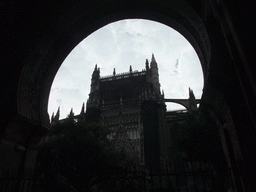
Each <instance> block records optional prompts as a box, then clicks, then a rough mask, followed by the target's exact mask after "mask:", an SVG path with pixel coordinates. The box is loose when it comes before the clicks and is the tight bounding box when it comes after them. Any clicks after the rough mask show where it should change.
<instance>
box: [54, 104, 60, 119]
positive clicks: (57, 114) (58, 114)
mask: <svg viewBox="0 0 256 192" xmlns="http://www.w3.org/2000/svg"><path fill="white" fill-rule="evenodd" d="M59 118H60V107H58V111H57V113H56V115H55V120H57V121H58V120H59Z"/></svg>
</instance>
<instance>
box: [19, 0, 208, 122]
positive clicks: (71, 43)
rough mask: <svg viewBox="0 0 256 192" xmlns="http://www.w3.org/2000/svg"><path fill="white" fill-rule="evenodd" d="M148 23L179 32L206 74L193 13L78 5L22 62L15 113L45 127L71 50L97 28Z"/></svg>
mask: <svg viewBox="0 0 256 192" xmlns="http://www.w3.org/2000/svg"><path fill="white" fill-rule="evenodd" d="M134 18H137V19H148V20H152V21H157V22H160V23H162V24H165V25H167V26H169V27H171V28H173V29H175V30H177V31H178V32H179V33H181V34H182V35H183V36H184V37H185V38H186V39H187V40H188V41H189V42H190V43H191V45H192V46H193V47H194V49H195V50H196V52H197V54H198V56H199V59H200V61H201V65H202V69H203V74H204V79H206V78H207V76H208V68H209V67H208V66H209V63H210V56H211V49H210V41H209V38H208V35H207V31H206V29H205V28H204V25H203V23H202V21H201V20H200V18H199V17H198V16H197V14H196V13H195V11H194V10H193V9H192V8H191V7H189V6H188V5H187V4H185V3H184V2H182V1H176V0H173V1H161V2H159V1H156V0H151V1H143V0H141V1H136V3H135V2H134V3H130V2H127V1H117V0H112V1H111V0H108V1H104V2H100V1H99V2H98V3H95V1H89V3H88V1H87V2H80V3H77V4H75V5H74V6H73V7H71V8H70V9H69V10H68V11H67V12H65V13H63V14H62V16H61V17H60V18H59V19H57V20H56V21H55V22H53V24H52V27H51V28H50V29H49V30H48V32H47V33H46V34H45V36H44V37H43V38H42V40H41V41H40V43H39V44H38V46H37V47H36V49H35V50H34V51H33V52H32V53H31V55H30V56H29V58H28V59H27V61H26V63H25V65H24V69H23V72H22V75H21V77H20V82H19V87H18V95H17V99H18V112H19V113H20V114H22V115H24V116H26V117H28V118H30V119H32V120H34V121H35V122H37V123H38V124H40V125H43V126H45V127H48V126H49V116H48V113H47V105H48V97H49V93H50V88H51V84H52V82H53V80H54V77H55V75H56V73H57V71H58V69H59V67H60V66H61V63H62V62H63V61H64V59H65V58H66V56H67V55H68V54H69V53H70V52H71V50H72V49H73V48H74V47H75V46H76V45H77V44H78V43H80V42H81V41H82V40H83V39H84V38H86V37H87V36H88V35H90V34H91V33H93V32H94V31H96V30H97V29H99V28H101V27H103V26H105V25H107V24H109V23H112V22H115V21H118V20H122V19H134Z"/></svg>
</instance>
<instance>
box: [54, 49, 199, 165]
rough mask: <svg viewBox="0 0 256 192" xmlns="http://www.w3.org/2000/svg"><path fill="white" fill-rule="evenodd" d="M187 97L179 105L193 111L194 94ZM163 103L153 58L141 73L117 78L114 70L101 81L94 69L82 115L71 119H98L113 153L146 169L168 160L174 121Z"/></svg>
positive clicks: (56, 117)
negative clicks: (106, 130) (122, 153)
mask: <svg viewBox="0 0 256 192" xmlns="http://www.w3.org/2000/svg"><path fill="white" fill-rule="evenodd" d="M189 93H190V99H189V100H181V101H180V102H183V103H184V102H188V103H189V106H190V107H189V108H188V107H187V108H188V109H189V110H190V109H193V110H195V109H196V108H197V107H196V103H195V97H194V94H193V91H192V90H189ZM165 101H167V100H166V99H165V97H164V93H163V91H162V93H161V91H160V83H159V73H158V66H157V62H156V59H155V57H154V55H153V54H152V58H151V61H150V63H149V61H148V60H146V63H145V69H143V70H142V71H137V70H136V71H133V70H132V66H130V69H129V71H128V72H125V73H120V74H117V73H116V71H115V69H114V70H113V74H112V75H109V76H104V77H101V76H100V68H99V67H97V65H96V66H95V68H94V71H93V73H92V78H91V89H90V94H89V99H88V100H87V103H86V111H85V107H84V105H83V107H82V110H81V113H80V114H79V115H77V116H74V118H75V119H79V118H81V117H82V116H86V117H87V119H94V120H95V119H98V120H99V121H100V122H101V123H102V124H103V125H105V126H108V127H109V129H110V130H111V131H112V132H111V134H110V135H108V138H109V139H110V140H111V141H112V142H113V147H114V148H115V149H116V150H125V151H127V152H128V153H130V154H132V155H133V157H137V158H138V159H139V160H140V163H141V164H145V165H146V166H150V165H152V164H154V165H160V164H162V163H164V162H166V161H168V160H169V148H170V133H169V128H170V119H175V117H176V115H175V114H174V113H173V112H172V113H169V112H166V105H165ZM172 102H175V100H172ZM176 102H178V100H177V101H176ZM187 105H188V104H187ZM191 106H192V107H191ZM186 112H187V110H185V112H183V113H182V114H184V115H185V114H186ZM59 113H60V112H59V109H58V112H57V114H56V115H55V116H52V120H51V124H52V125H54V124H55V123H56V122H60V123H63V122H65V121H66V120H65V119H63V120H59ZM70 114H72V110H71V113H70ZM180 115H181V113H179V116H180ZM184 115H183V116H184ZM168 122H169V123H168Z"/></svg>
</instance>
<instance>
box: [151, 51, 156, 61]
mask: <svg viewBox="0 0 256 192" xmlns="http://www.w3.org/2000/svg"><path fill="white" fill-rule="evenodd" d="M151 61H155V62H156V59H155V57H154V53H152V59H151Z"/></svg>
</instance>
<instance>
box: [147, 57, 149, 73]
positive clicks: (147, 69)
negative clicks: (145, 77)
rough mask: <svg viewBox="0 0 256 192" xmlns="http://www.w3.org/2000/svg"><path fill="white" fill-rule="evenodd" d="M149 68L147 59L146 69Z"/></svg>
mask: <svg viewBox="0 0 256 192" xmlns="http://www.w3.org/2000/svg"><path fill="white" fill-rule="evenodd" d="M148 70H149V65H148V60H147V59H146V71H148Z"/></svg>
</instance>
